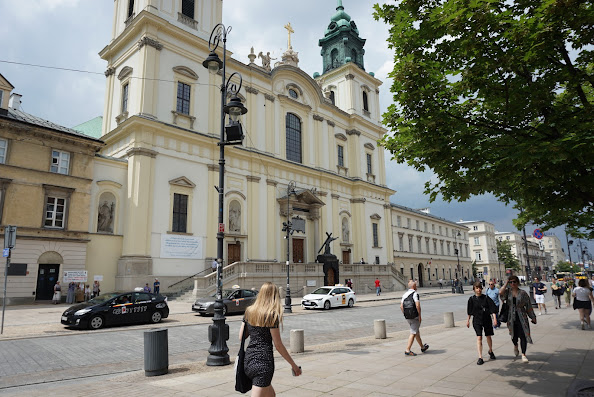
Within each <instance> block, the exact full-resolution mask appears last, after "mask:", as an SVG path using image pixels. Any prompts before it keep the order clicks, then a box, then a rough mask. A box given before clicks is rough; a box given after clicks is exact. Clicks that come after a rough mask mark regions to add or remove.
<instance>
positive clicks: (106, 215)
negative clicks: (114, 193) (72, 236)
mask: <svg viewBox="0 0 594 397" xmlns="http://www.w3.org/2000/svg"><path fill="white" fill-rule="evenodd" d="M114 210H115V203H111V206H110V205H109V204H108V202H107V200H105V201H103V204H101V205H99V212H98V216H97V231H98V232H106V233H113V228H112V226H111V224H112V221H113V215H114Z"/></svg>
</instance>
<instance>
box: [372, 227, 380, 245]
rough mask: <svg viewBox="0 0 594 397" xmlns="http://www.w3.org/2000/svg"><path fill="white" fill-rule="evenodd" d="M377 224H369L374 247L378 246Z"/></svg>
mask: <svg viewBox="0 0 594 397" xmlns="http://www.w3.org/2000/svg"><path fill="white" fill-rule="evenodd" d="M377 226H378V225H377V223H372V224H371V227H372V231H373V246H374V247H375V248H377V247H379V234H378V228H377Z"/></svg>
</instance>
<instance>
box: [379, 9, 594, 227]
mask: <svg viewBox="0 0 594 397" xmlns="http://www.w3.org/2000/svg"><path fill="white" fill-rule="evenodd" d="M374 7H375V14H374V16H375V18H376V19H378V20H382V21H384V22H386V23H387V24H388V25H389V27H390V34H389V38H388V46H389V48H391V49H392V50H393V51H394V52H395V57H394V63H395V65H394V69H393V71H392V72H391V73H390V77H391V78H393V79H394V83H393V85H392V87H391V91H392V93H393V95H394V103H393V104H392V105H391V106H390V107H389V109H388V111H387V112H386V113H385V114H384V124H385V125H386V126H388V127H389V129H390V130H391V132H390V133H388V134H387V135H386V136H385V137H384V138H383V140H382V144H383V146H384V147H385V148H387V149H388V150H389V151H390V152H391V153H392V154H393V159H394V160H395V161H397V162H399V163H407V164H408V165H410V166H412V167H414V168H416V169H417V170H419V171H425V170H427V169H429V170H431V171H432V172H433V173H434V174H435V175H436V177H437V180H434V181H428V182H427V183H426V184H425V193H427V194H429V195H430V200H431V201H434V200H435V199H436V198H437V196H438V195H440V194H441V195H442V196H443V198H444V200H446V201H451V200H459V201H465V200H467V199H468V198H470V197H471V196H473V195H480V194H484V193H488V192H490V193H493V194H494V195H495V196H496V197H497V198H498V199H499V200H501V201H503V202H505V203H513V204H514V205H515V206H516V207H517V208H518V209H520V208H521V211H520V214H519V216H518V218H517V219H516V220H515V222H514V223H515V224H516V226H518V229H520V228H521V227H522V226H523V225H524V224H526V223H527V222H533V223H535V224H539V225H542V227H543V229H545V230H546V229H549V228H552V227H556V226H559V225H563V224H567V225H568V226H570V227H577V228H583V229H585V230H586V235H588V236H589V237H590V238H593V237H594V162H593V160H592V157H593V152H592V148H593V147H594V106H593V105H594V90H593V86H594V66H593V65H594V51H593V46H592V43H594V26H593V24H594V18H593V17H592V15H593V14H594V7H593V4H592V1H591V0H512V1H508V0H401V1H399V2H396V4H376V5H375V6H374Z"/></svg>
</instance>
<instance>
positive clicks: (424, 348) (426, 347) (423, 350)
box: [421, 343, 429, 353]
mask: <svg viewBox="0 0 594 397" xmlns="http://www.w3.org/2000/svg"><path fill="white" fill-rule="evenodd" d="M427 349H429V345H428V344H426V343H425V345H423V347H421V352H423V353H425V352H426V351H427Z"/></svg>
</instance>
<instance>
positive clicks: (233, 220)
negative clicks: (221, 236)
mask: <svg viewBox="0 0 594 397" xmlns="http://www.w3.org/2000/svg"><path fill="white" fill-rule="evenodd" d="M229 231H230V232H240V231H241V209H240V208H239V207H237V206H233V207H232V208H231V209H229Z"/></svg>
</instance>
